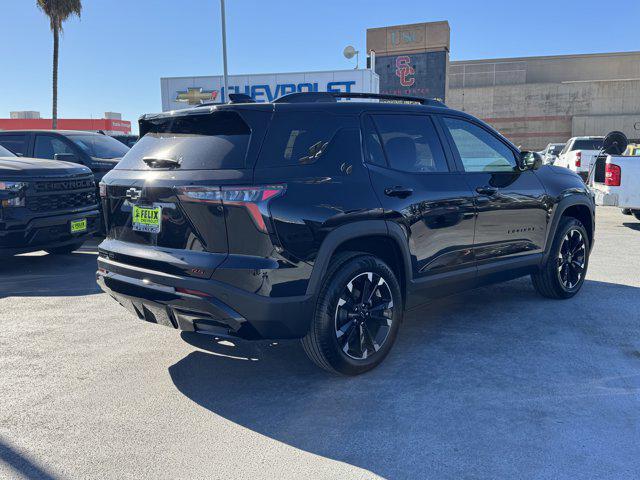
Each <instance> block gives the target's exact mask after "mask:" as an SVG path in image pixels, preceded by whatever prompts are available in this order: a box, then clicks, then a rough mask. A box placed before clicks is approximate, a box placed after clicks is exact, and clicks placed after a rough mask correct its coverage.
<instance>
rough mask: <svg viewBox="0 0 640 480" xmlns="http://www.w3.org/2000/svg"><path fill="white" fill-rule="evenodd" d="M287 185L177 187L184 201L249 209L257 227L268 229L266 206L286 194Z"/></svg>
mask: <svg viewBox="0 0 640 480" xmlns="http://www.w3.org/2000/svg"><path fill="white" fill-rule="evenodd" d="M285 190H286V185H262V186H255V187H203V186H185V187H177V191H178V198H180V200H181V201H183V202H192V203H217V204H222V205H225V206H226V205H230V206H239V207H243V208H245V209H246V210H247V212H248V213H249V215H250V216H251V218H252V219H253V221H254V223H255V225H256V227H258V229H259V230H260V231H262V232H266V231H267V226H266V225H265V223H264V218H263V214H264V215H268V213H267V211H266V206H267V205H268V203H269V202H270V201H271V200H273V199H274V198H277V197H280V196H282V195H284V192H285Z"/></svg>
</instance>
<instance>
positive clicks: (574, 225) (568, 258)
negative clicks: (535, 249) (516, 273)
mask: <svg viewBox="0 0 640 480" xmlns="http://www.w3.org/2000/svg"><path fill="white" fill-rule="evenodd" d="M589 249H590V245H589V236H588V235H587V231H586V229H585V228H584V225H582V223H581V222H580V221H579V220H578V219H576V218H572V217H565V218H563V219H562V220H561V221H560V225H559V226H558V231H557V232H556V236H555V238H554V239H553V244H552V245H551V251H550V253H549V258H548V259H547V261H546V263H545V264H544V265H543V266H542V267H541V269H540V271H539V272H538V273H534V274H532V275H531V279H532V280H533V286H534V287H535V289H536V290H537V291H538V293H539V294H540V295H542V296H544V297H547V298H571V297H573V296H574V295H575V294H576V293H578V291H579V290H580V289H581V288H582V284H583V283H584V278H585V276H586V274H587V267H588V265H589Z"/></svg>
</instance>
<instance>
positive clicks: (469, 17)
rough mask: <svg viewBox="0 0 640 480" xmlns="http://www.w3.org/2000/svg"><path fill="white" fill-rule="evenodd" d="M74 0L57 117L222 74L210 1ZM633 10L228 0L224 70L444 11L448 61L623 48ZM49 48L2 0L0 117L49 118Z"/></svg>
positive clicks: (215, 11) (269, 64)
mask: <svg viewBox="0 0 640 480" xmlns="http://www.w3.org/2000/svg"><path fill="white" fill-rule="evenodd" d="M83 4H84V5H83V8H84V10H83V14H82V18H81V19H80V20H77V19H73V20H71V21H69V22H68V23H67V24H66V25H65V32H64V36H63V38H62V42H61V58H60V98H59V101H60V104H59V115H60V117H63V118H64V117H66V118H71V117H76V118H77V117H81V118H88V117H90V116H93V117H94V118H99V117H102V115H103V112H105V111H116V112H122V113H123V115H124V118H125V119H128V120H132V121H133V122H134V123H135V120H136V119H137V118H138V116H139V115H140V114H141V113H145V112H153V111H159V110H160V109H161V104H160V77H162V76H187V75H212V74H221V73H222V60H221V40H220V7H219V1H218V0H179V1H170V0H84V1H83ZM525 4H526V6H525ZM606 9H616V10H617V11H618V13H617V14H615V15H614V17H617V18H619V19H621V20H622V21H623V23H622V24H621V25H616V24H614V23H613V22H611V21H609V20H608V18H607V15H606V14H605V13H604V12H605V10H606ZM638 19H640V1H638V0H613V1H609V2H601V1H595V0H583V1H567V0H554V1H550V0H539V1H535V2H521V1H518V0H510V1H491V0H484V1H478V0H460V1H451V0H447V1H427V0H368V1H364V0H314V1H308V0H297V1H293V0H291V1H284V0H264V1H258V0H227V38H228V51H229V73H230V74H240V73H260V72H278V71H282V72H286V71H302V70H329V69H343V68H350V67H351V66H352V64H350V63H349V62H348V61H347V60H345V59H344V58H343V57H342V49H343V48H344V46H345V45H347V44H353V45H355V46H356V48H359V49H362V50H363V51H364V49H365V32H366V29H367V28H368V27H380V26H384V25H394V24H401V23H412V22H423V21H435V20H448V21H449V24H450V26H451V59H452V60H466V59H476V58H492V57H510V56H526V55H553V54H567V53H593V52H614V51H633V50H640V34H638V28H637V25H638ZM51 52H52V38H51V33H50V30H49V25H48V22H47V19H46V17H45V16H44V14H42V13H41V12H40V11H39V10H38V9H37V8H36V1H35V0H0V117H4V118H6V117H8V116H9V111H11V110H39V111H40V112H41V113H42V115H43V116H46V117H50V115H51V106H50V103H51V101H50V96H51Z"/></svg>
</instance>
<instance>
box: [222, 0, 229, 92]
mask: <svg viewBox="0 0 640 480" xmlns="http://www.w3.org/2000/svg"><path fill="white" fill-rule="evenodd" d="M220 14H221V17H222V67H223V70H224V90H223V92H222V103H225V97H226V96H227V89H228V88H229V82H228V79H227V22H226V18H225V14H224V0H220Z"/></svg>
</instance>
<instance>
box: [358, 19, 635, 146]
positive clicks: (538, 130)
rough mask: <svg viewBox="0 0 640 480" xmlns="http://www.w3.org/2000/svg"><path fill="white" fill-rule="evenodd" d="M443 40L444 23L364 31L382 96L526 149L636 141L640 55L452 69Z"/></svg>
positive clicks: (490, 62) (498, 61)
mask: <svg viewBox="0 0 640 480" xmlns="http://www.w3.org/2000/svg"><path fill="white" fill-rule="evenodd" d="M449 39H450V30H449V24H448V22H446V21H445V22H431V23H417V24H411V25H396V26H391V27H382V28H373V29H369V30H367V51H368V52H370V51H374V52H376V62H375V69H376V72H377V73H378V74H379V76H380V90H381V92H385V93H397V94H406V95H417V96H423V97H436V98H443V99H444V100H445V101H446V103H447V105H449V106H450V107H451V108H455V109H457V110H462V111H465V112H468V113H470V114H472V115H475V116H477V117H479V118H482V119H483V120H485V121H486V122H488V123H490V124H491V125H493V126H494V127H495V128H496V129H498V130H499V131H500V132H502V133H503V134H504V135H505V136H507V137H508V138H509V139H510V140H511V141H513V142H514V143H515V144H516V145H521V146H522V147H523V148H527V149H541V148H543V147H544V146H545V145H546V144H547V143H551V142H565V141H566V140H567V139H568V138H570V137H572V136H578V135H604V134H606V133H607V132H609V131H611V130H621V131H623V132H625V133H626V134H627V136H629V137H630V138H638V137H640V52H624V53H601V54H600V53H599V54H589V55H560V56H545V57H521V58H495V59H487V60H468V61H455V62H451V61H450V60H449V52H450V41H449Z"/></svg>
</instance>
